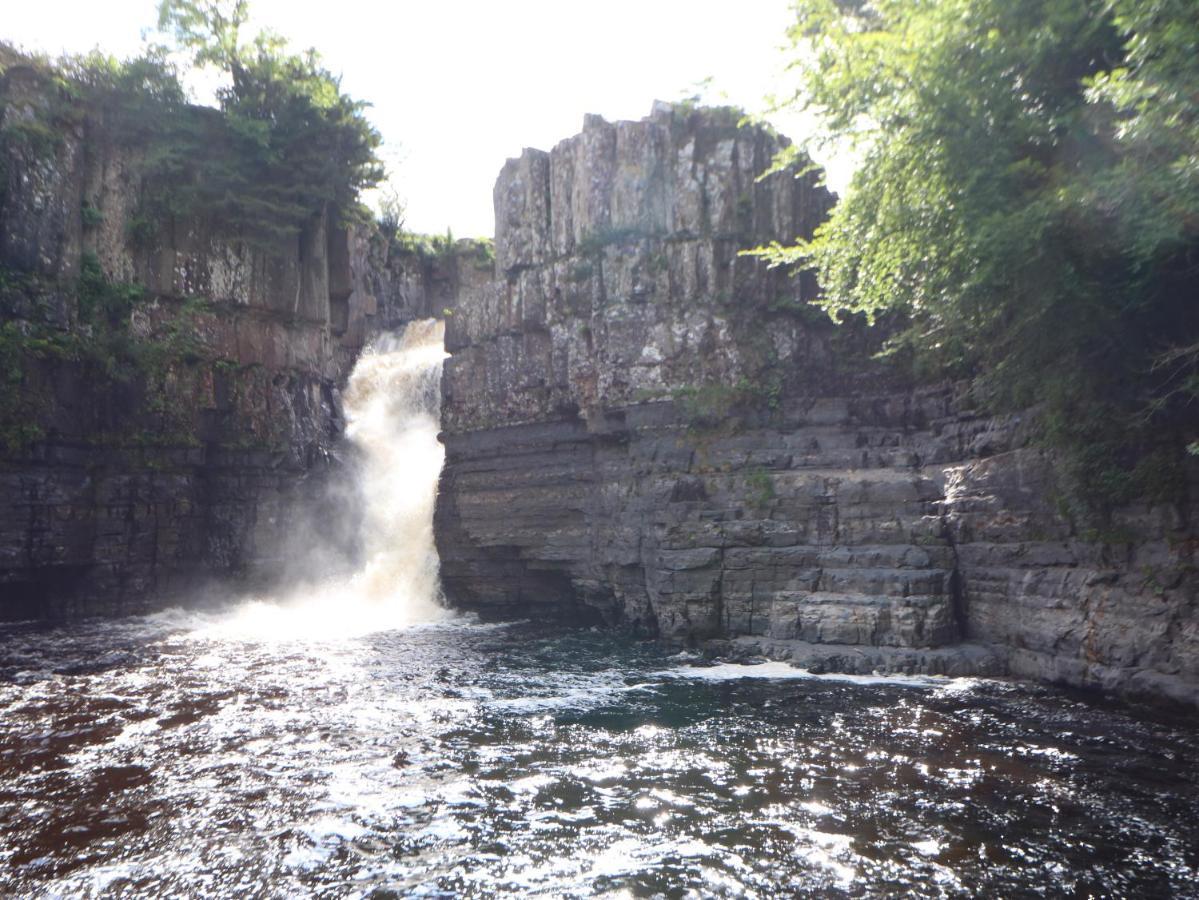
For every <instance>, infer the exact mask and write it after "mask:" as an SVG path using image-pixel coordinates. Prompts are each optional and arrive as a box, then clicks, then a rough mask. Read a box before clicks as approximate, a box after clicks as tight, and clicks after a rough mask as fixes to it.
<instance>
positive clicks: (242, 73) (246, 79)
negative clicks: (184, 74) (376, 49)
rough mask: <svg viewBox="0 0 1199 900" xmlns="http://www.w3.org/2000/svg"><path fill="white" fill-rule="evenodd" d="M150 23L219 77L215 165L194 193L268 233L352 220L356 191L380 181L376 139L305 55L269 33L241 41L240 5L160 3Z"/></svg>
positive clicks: (245, 9)
mask: <svg viewBox="0 0 1199 900" xmlns="http://www.w3.org/2000/svg"><path fill="white" fill-rule="evenodd" d="M158 16H159V19H158V25H159V28H160V29H161V30H162V31H164V32H166V33H169V34H171V35H173V37H174V39H175V41H176V44H177V45H178V47H179V48H181V49H183V50H185V51H187V52H190V53H191V55H192V61H193V63H194V64H195V65H197V66H200V67H208V66H211V67H215V68H216V69H217V70H218V71H219V72H220V73H221V74H222V75H223V76H225V77H226V78H227V83H226V84H225V86H224V87H222V88H220V89H219V90H218V91H217V99H218V102H219V104H220V109H221V112H222V113H223V114H224V125H225V128H224V134H223V135H222V137H223V138H224V141H223V146H222V147H221V150H222V151H223V155H224V159H220V160H218V163H219V165H217V166H213V167H212V168H211V169H210V170H209V171H207V172H205V173H203V174H204V175H205V177H204V178H202V179H198V180H197V181H196V183H195V184H194V186H193V189H194V190H197V191H200V192H202V194H203V196H204V199H206V200H208V201H218V200H219V202H222V203H223V204H224V205H225V206H226V209H225V210H224V212H225V214H226V215H227V216H229V217H230V218H232V219H234V220H236V221H246V222H252V223H254V224H255V225H256V226H257V227H259V228H261V229H263V230H266V231H268V232H269V231H271V230H280V229H282V230H284V231H293V232H294V231H298V230H299V229H300V228H301V227H303V225H304V223H305V221H306V219H309V218H311V217H312V216H313V215H314V214H315V213H317V212H320V211H321V209H323V208H324V207H325V206H326V205H328V206H332V207H334V208H336V209H338V210H339V211H341V212H342V213H343V214H346V213H349V212H359V207H358V194H359V192H360V191H361V190H363V189H365V188H369V187H373V186H375V185H376V184H378V183H379V182H380V181H381V180H382V178H383V166H382V163H381V162H380V160H379V158H378V156H377V154H376V151H377V149H378V147H379V145H380V143H381V138H380V136H379V133H378V132H377V131H376V130H375V129H374V128H373V127H372V126H371V125H370V123H369V122H368V121H367V119H366V117H365V115H364V111H365V109H366V107H367V104H365V103H363V102H362V101H358V100H354V99H353V98H351V97H349V96H348V95H346V94H344V93H343V92H342V90H341V85H340V81H339V79H338V78H337V77H336V76H334V75H333V74H332V73H331V72H330V71H329V70H328V69H325V68H324V67H323V66H322V65H321V61H320V56H319V55H318V54H317V52H316V51H315V50H313V49H309V50H308V51H306V52H304V53H300V54H297V53H293V52H291V51H290V50H289V48H288V47H287V44H286V42H285V41H284V40H283V39H282V38H281V37H279V36H278V35H277V34H274V33H272V32H269V31H264V32H261V33H259V34H257V35H256V36H255V37H254V38H253V40H250V41H245V40H243V34H242V28H243V26H244V25H245V23H246V20H247V18H248V16H249V4H248V3H247V2H246V0H162V2H161V3H160V4H159V7H158Z"/></svg>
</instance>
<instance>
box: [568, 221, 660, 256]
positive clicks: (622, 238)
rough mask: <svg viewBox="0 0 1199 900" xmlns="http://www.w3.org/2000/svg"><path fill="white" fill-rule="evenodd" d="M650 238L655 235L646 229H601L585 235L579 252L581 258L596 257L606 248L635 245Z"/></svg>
mask: <svg viewBox="0 0 1199 900" xmlns="http://www.w3.org/2000/svg"><path fill="white" fill-rule="evenodd" d="M648 237H654V235H653V233H651V232H649V231H647V230H646V229H644V228H635V227H628V228H601V229H598V230H596V231H593V232H592V233H590V234H587V235H584V237H583V238H582V240H580V241H579V244H578V248H577V250H578V253H579V255H580V256H595V255H597V254H599V253H602V252H603V251H604V248H605V247H610V246H613V245H620V244H633V243H636V242H637V241H641V240H644V239H645V238H648Z"/></svg>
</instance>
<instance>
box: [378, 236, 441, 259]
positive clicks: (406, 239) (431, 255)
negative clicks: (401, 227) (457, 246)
mask: <svg viewBox="0 0 1199 900" xmlns="http://www.w3.org/2000/svg"><path fill="white" fill-rule="evenodd" d="M391 245H392V248H393V249H394V250H396V251H397V252H399V253H408V254H412V255H413V256H419V257H420V258H422V259H439V258H441V257H444V256H448V255H450V254H451V253H453V252H454V239H453V237H452V236H451V235H449V234H448V232H447V234H444V235H442V234H417V233H416V232H412V231H400V232H399V233H398V234H396V235H395V237H394V238H392V241H391Z"/></svg>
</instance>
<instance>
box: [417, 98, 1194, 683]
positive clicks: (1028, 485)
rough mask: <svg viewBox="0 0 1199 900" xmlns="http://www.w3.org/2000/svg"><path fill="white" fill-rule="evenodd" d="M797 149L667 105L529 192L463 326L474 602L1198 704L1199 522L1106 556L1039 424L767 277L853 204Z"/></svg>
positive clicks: (446, 506) (450, 585) (1129, 518)
mask: <svg viewBox="0 0 1199 900" xmlns="http://www.w3.org/2000/svg"><path fill="white" fill-rule="evenodd" d="M779 140H780V139H779V138H777V137H775V136H773V135H771V134H769V133H767V132H766V131H764V130H761V129H758V128H753V127H738V125H737V121H736V116H735V115H733V114H732V113H727V112H721V111H707V110H705V111H694V110H685V109H676V108H671V107H668V106H664V105H659V106H656V107H655V110H654V112H653V114H652V115H651V116H650V117H649V118H648V119H645V120H643V121H640V122H619V123H615V124H612V123H607V122H605V121H603V120H601V119H599V118H596V117H588V118H587V120H586V122H585V124H584V130H583V132H582V134H580V135H577V136H576V137H574V138H571V139H569V140H566V141H563V142H562V143H560V144H559V145H558V146H556V147H555V148H554V149H553V150H552V151H551V152H549V153H545V152H541V151H536V150H526V151H525V152H524V154H523V155H522V156H521V157H520V158H519V159H515V160H510V161H509V162H508V164H507V165H506V166H505V167H504V169H503V171H502V172H501V174H500V177H499V180H498V181H497V184H496V189H495V207H496V252H497V266H498V273H497V277H496V279H495V280H494V281H492V282H490V283H487V284H483V285H479V286H478V287H476V288H475V289H472V290H467V291H464V292H462V294H460V296H459V297H458V299H457V303H456V304H455V305H454V307H453V315H452V316H451V318H450V319H449V322H448V326H447V345H448V347H447V349H449V350H450V352H451V353H452V354H453V355H452V357H451V359H450V360H449V361H448V363H447V366H446V370H445V377H444V382H443V392H444V412H443V417H444V432H445V438H444V439H445V444H446V448H447V463H446V468H445V471H444V474H443V478H442V485H441V493H440V497H439V501H438V508H437V519H436V530H437V539H438V546H439V550H440V552H441V557H442V572H443V581H444V585H445V590H446V593H447V595H448V596H449V598H450V599H451V600H452V601H453V602H454V603H456V604H458V605H460V606H463V607H466V608H470V609H475V610H478V611H479V612H480V613H482V614H485V615H491V616H528V615H556V616H563V617H567V618H574V619H577V620H580V621H585V620H588V619H602V620H604V621H606V622H609V623H613V624H620V625H624V626H628V627H632V628H634V629H637V630H640V631H642V632H645V633H648V634H656V635H658V636H661V637H662V638H665V639H667V640H670V641H674V642H678V643H702V642H705V641H711V640H718V641H723V640H730V639H731V640H733V641H734V644H733V645H730V646H740V647H742V649H743V650H744V649H745V648H746V647H747V646H748V647H749V648H751V649H749V650H746V651H745V652H761V653H766V654H769V655H774V656H778V657H780V658H794V659H797V660H804V661H809V662H811V661H815V662H817V664H818V665H821V666H823V667H829V666H833V667H841V668H847V669H848V670H850V671H856V670H858V669H859V668H860V667H861V666H869V667H871V668H873V667H876V664H877V665H879V666H883V667H884V668H885V667H887V666H893V667H895V668H896V669H897V670H899V671H903V670H905V669H911V670H913V671H929V672H936V671H947V672H948V671H952V672H954V673H958V674H962V673H966V672H971V671H977V672H985V673H994V672H996V671H1008V672H1010V673H1012V674H1016V675H1022V676H1030V677H1036V678H1040V679H1045V680H1051V681H1059V682H1065V683H1069V684H1074V685H1084V686H1098V687H1103V688H1107V689H1112V690H1118V691H1126V692H1131V693H1141V694H1149V695H1166V696H1169V697H1171V698H1174V699H1176V700H1180V701H1183V702H1188V703H1194V702H1196V701H1197V699H1199V613H1197V605H1199V601H1197V599H1196V583H1197V582H1196V572H1195V568H1194V554H1195V548H1196V539H1195V536H1194V532H1193V529H1192V527H1191V526H1190V525H1189V523H1191V522H1194V521H1195V518H1194V514H1195V511H1196V510H1195V503H1194V500H1193V499H1190V498H1186V497H1180V498H1178V502H1177V503H1175V504H1173V505H1170V506H1160V507H1156V508H1130V509H1126V510H1122V511H1120V512H1119V513H1118V515H1117V521H1116V522H1115V523H1114V526H1113V533H1116V532H1120V533H1122V534H1123V537H1121V539H1120V540H1119V541H1116V540H1115V539H1113V538H1112V537H1111V536H1107V539H1106V540H1101V539H1099V538H1100V537H1103V536H1089V537H1090V539H1087V536H1084V535H1080V534H1079V533H1078V531H1077V529H1076V528H1075V527H1074V526H1073V525H1072V524H1071V523H1070V522H1069V521H1068V520H1067V519H1066V518H1064V517H1063V516H1062V515H1061V514H1059V512H1058V504H1057V503H1056V502H1055V491H1056V488H1055V485H1054V480H1053V469H1052V466H1051V465H1050V461H1049V460H1048V459H1047V458H1046V457H1045V456H1044V455H1043V454H1042V453H1041V452H1040V451H1038V450H1036V449H1033V448H1032V447H1030V446H1028V443H1027V440H1026V438H1025V435H1024V430H1025V425H1026V423H1024V422H1021V421H1020V420H1019V418H1013V419H1006V420H995V419H991V418H987V417H985V416H981V415H979V414H977V413H976V412H974V411H973V410H971V409H970V408H969V407H968V406H967V405H966V404H965V403H964V402H963V400H962V398H961V396H960V395H959V393H958V392H957V391H955V389H954V386H953V385H934V386H927V385H926V386H911V385H904V384H899V383H897V381H896V378H895V376H894V375H893V374H890V373H888V372H886V371H884V370H882V369H880V368H879V367H878V366H876V365H875V364H873V363H872V362H870V361H869V354H868V350H869V349H870V348H869V346H867V345H866V344H865V343H863V342H864V341H865V338H864V337H863V336H862V335H860V334H857V333H855V332H853V331H847V332H834V330H833V329H832V328H831V327H830V326H829V324H828V323H827V322H825V321H822V320H821V318H820V317H819V316H813V315H811V313H810V311H809V310H808V309H807V308H806V307H805V301H806V300H807V299H808V298H809V297H810V296H811V292H812V290H813V287H814V286H813V285H812V284H811V282H809V281H808V280H806V277H800V278H793V277H790V276H788V275H787V274H786V273H783V272H781V271H770V270H768V269H766V268H765V267H764V266H762V265H761V264H760V263H758V262H756V261H755V260H753V259H751V258H748V257H745V256H740V255H739V251H740V250H742V249H744V248H747V247H751V246H754V245H756V244H760V243H762V242H765V241H770V240H776V239H777V240H780V241H783V242H788V241H792V240H794V239H795V238H796V237H799V236H804V235H808V234H810V233H811V230H812V229H813V228H814V227H815V226H816V224H817V223H818V222H819V221H820V220H821V218H822V217H823V215H824V214H825V212H826V210H827V209H828V206H829V204H830V202H831V198H830V196H829V195H828V194H827V193H826V192H825V191H824V190H823V189H822V188H821V187H819V186H818V184H817V182H816V181H815V179H814V176H812V175H808V176H804V177H796V176H795V173H794V172H780V173H775V174H772V175H769V176H766V177H764V178H763V177H760V176H761V175H762V173H763V172H764V171H765V170H766V169H767V167H768V166H769V164H770V161H771V158H772V156H773V155H774V152H775V151H776V150H777V148H778V146H779ZM1192 496H1194V492H1193V491H1192ZM962 642H969V644H968V645H967V646H961V645H962ZM980 645H981V647H982V649H979V647H980ZM955 648H958V649H955ZM797 654H798V655H797Z"/></svg>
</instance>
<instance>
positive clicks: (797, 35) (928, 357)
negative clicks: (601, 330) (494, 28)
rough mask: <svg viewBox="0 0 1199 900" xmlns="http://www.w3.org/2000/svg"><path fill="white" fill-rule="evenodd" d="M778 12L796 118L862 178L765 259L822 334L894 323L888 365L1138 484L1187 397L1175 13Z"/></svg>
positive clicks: (1193, 373)
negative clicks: (969, 389)
mask: <svg viewBox="0 0 1199 900" xmlns="http://www.w3.org/2000/svg"><path fill="white" fill-rule="evenodd" d="M796 10H797V18H796V22H795V24H794V26H793V27H792V29H791V30H790V37H791V39H792V41H793V46H794V49H795V54H796V55H795V61H794V68H795V69H796V70H797V72H798V74H799V76H800V86H799V88H798V90H797V92H796V93H795V95H794V98H793V99H792V103H794V104H795V105H797V106H799V107H802V108H804V109H806V110H808V111H809V113H813V114H815V115H816V117H817V118H818V120H819V121H820V122H821V123H822V125H823V129H824V130H823V135H822V136H823V137H824V138H825V139H832V140H836V141H841V142H852V143H854V144H856V145H857V147H858V149H859V151H860V153H861V159H862V164H861V166H860V168H859V169H858V171H857V172H856V174H855V176H854V178H853V180H852V183H851V186H850V188H849V190H848V191H847V192H846V195H845V196H844V197H842V198H840V200H839V202H838V204H837V205H836V207H835V208H834V210H833V212H832V214H831V217H830V219H829V220H828V222H826V223H825V224H824V225H823V226H822V227H821V228H820V229H819V230H818V231H817V233H816V235H815V236H814V238H813V239H812V240H811V241H808V242H804V243H801V244H799V245H797V246H792V247H782V246H778V245H775V246H773V247H768V248H762V250H761V251H759V252H760V254H761V255H763V256H765V257H766V258H768V259H770V260H771V261H773V262H775V263H788V264H793V263H798V264H801V265H806V266H811V267H813V268H815V269H816V270H817V272H818V275H819V277H820V280H821V283H822V288H823V299H822V300H821V301H820V303H821V304H822V305H823V306H824V307H825V308H826V309H827V310H828V311H829V312H830V313H831V314H832V315H833V316H834V317H843V316H845V315H846V314H852V313H857V314H861V315H863V316H865V317H867V318H870V319H874V318H877V317H879V316H880V315H883V314H886V316H887V318H888V319H889V320H891V321H898V322H899V323H900V327H899V328H898V330H897V332H896V333H895V335H894V336H893V338H892V340H891V349H892V351H893V352H894V353H895V354H897V355H898V356H902V357H906V358H910V359H911V360H912V361H914V362H915V363H916V364H918V365H920V366H922V367H923V368H924V369H925V370H928V371H932V372H934V373H939V374H946V373H955V374H959V375H968V376H971V377H973V378H974V383H975V386H976V388H977V389H978V392H979V395H980V396H981V397H983V398H984V399H985V400H986V401H987V402H989V403H990V404H991V405H992V406H993V407H994V408H1001V407H1009V408H1010V407H1027V406H1029V405H1037V406H1040V407H1041V408H1042V409H1043V412H1044V414H1043V416H1042V418H1041V421H1042V423H1043V425H1044V432H1045V435H1046V437H1047V438H1049V439H1051V440H1053V441H1055V442H1056V443H1058V444H1060V445H1062V446H1065V447H1067V448H1068V449H1069V450H1070V454H1069V458H1070V459H1071V460H1072V461H1073V466H1074V474H1075V476H1076V478H1075V480H1076V482H1077V483H1079V484H1080V485H1085V486H1087V487H1088V488H1096V489H1097V490H1098V492H1099V493H1101V494H1102V495H1103V496H1104V497H1106V498H1108V499H1113V500H1119V499H1124V498H1125V497H1127V496H1130V495H1131V493H1132V492H1134V491H1144V490H1145V489H1146V482H1147V480H1151V479H1152V478H1155V477H1159V476H1161V475H1162V472H1163V471H1164V469H1163V465H1164V464H1162V459H1164V458H1166V457H1169V458H1170V459H1172V460H1175V461H1177V460H1179V459H1181V457H1182V454H1183V451H1182V446H1183V444H1185V440H1186V439H1193V438H1194V437H1195V434H1194V424H1193V423H1191V422H1190V421H1189V420H1190V419H1194V418H1196V417H1195V416H1194V415H1193V413H1194V407H1195V404H1196V402H1199V365H1197V363H1199V344H1197V341H1199V305H1197V304H1196V299H1197V298H1196V296H1195V289H1194V283H1195V282H1194V279H1195V275H1196V273H1197V270H1196V265H1197V263H1199V126H1197V124H1196V122H1197V116H1199V113H1197V112H1196V110H1197V109H1199V54H1196V53H1195V52H1194V48H1195V47H1196V46H1199V17H1196V16H1195V15H1194V7H1193V3H1192V2H1191V0H872V2H866V0H799V2H798V3H797V5H796ZM1179 438H1183V440H1181V441H1180V440H1179ZM1163 441H1164V443H1163ZM1151 451H1153V452H1151ZM1146 460H1153V463H1152V465H1151V466H1149V465H1148V463H1147V462H1146ZM1147 466H1148V468H1152V469H1154V471H1153V472H1147V471H1143V470H1145V469H1146V467H1147ZM1166 468H1168V466H1166ZM1159 480H1160V478H1159Z"/></svg>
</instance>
